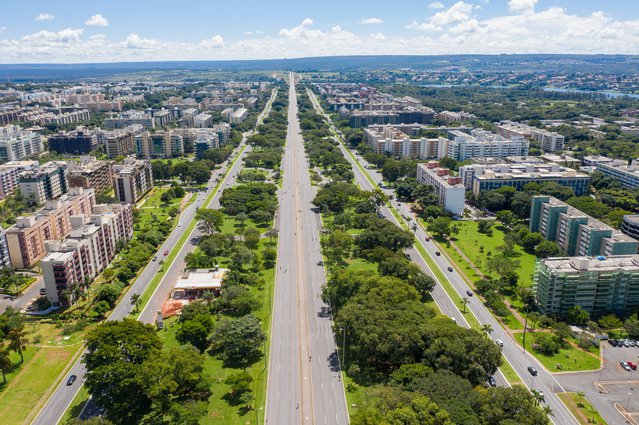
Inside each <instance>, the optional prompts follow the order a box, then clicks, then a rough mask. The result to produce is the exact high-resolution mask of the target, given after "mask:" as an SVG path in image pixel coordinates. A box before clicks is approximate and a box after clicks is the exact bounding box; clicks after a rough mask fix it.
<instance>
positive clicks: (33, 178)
mask: <svg viewBox="0 0 639 425" xmlns="http://www.w3.org/2000/svg"><path fill="white" fill-rule="evenodd" d="M19 186H20V193H21V194H22V196H23V197H24V198H25V199H28V200H30V201H31V202H35V203H36V204H43V203H44V202H45V201H47V200H49V199H56V198H58V197H60V196H61V195H63V194H65V193H67V190H68V189H69V183H68V181H67V164H66V162H62V161H51V162H47V163H46V164H42V165H41V166H40V167H39V168H35V169H33V170H30V171H24V172H22V173H21V174H20V180H19Z"/></svg>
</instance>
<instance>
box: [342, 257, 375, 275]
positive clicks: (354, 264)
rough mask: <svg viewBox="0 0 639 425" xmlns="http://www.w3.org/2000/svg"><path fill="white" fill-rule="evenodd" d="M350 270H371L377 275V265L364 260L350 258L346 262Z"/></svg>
mask: <svg viewBox="0 0 639 425" xmlns="http://www.w3.org/2000/svg"><path fill="white" fill-rule="evenodd" d="M346 262H347V263H348V268H349V269H352V270H362V271H364V270H370V271H373V272H375V273H377V263H371V262H370V261H366V260H364V259H363V258H349V259H348V260H346Z"/></svg>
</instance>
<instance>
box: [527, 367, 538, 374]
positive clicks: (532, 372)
mask: <svg viewBox="0 0 639 425" xmlns="http://www.w3.org/2000/svg"><path fill="white" fill-rule="evenodd" d="M528 373H530V374H531V375H532V376H537V369H535V368H534V367H532V366H528Z"/></svg>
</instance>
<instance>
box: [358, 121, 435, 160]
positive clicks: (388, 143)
mask: <svg viewBox="0 0 639 425" xmlns="http://www.w3.org/2000/svg"><path fill="white" fill-rule="evenodd" d="M416 128H417V131H416V132H414V134H418V133H419V129H420V127H419V126H417V127H416ZM364 140H366V143H368V145H369V146H370V147H372V148H373V151H374V152H375V153H377V154H385V153H389V154H391V155H392V156H395V157H410V158H419V159H427V158H436V157H437V139H427V138H425V137H419V138H411V137H410V136H409V135H408V134H406V133H404V132H403V131H401V130H399V129H398V128H396V127H393V126H390V125H387V126H379V125H373V126H370V127H368V128H366V129H364Z"/></svg>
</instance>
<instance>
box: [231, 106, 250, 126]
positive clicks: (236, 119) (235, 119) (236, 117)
mask: <svg viewBox="0 0 639 425" xmlns="http://www.w3.org/2000/svg"><path fill="white" fill-rule="evenodd" d="M248 114H249V112H248V109H246V108H238V109H236V110H235V112H233V114H231V124H240V123H241V122H242V121H244V120H245V119H246V117H248Z"/></svg>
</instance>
